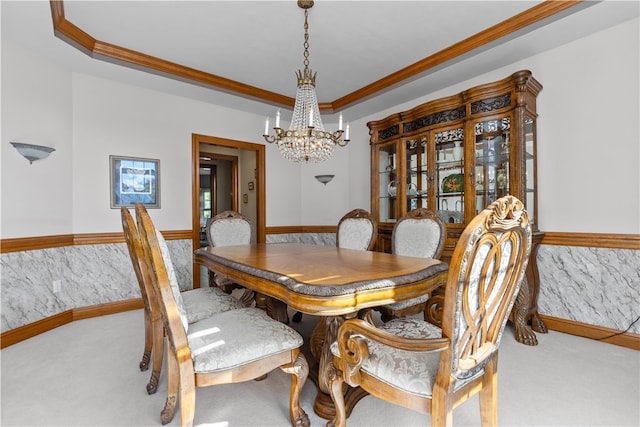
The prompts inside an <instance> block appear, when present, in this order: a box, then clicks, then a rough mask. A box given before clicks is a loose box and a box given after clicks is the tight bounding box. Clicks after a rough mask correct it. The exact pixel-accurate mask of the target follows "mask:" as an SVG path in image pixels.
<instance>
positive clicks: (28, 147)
mask: <svg viewBox="0 0 640 427" xmlns="http://www.w3.org/2000/svg"><path fill="white" fill-rule="evenodd" d="M10 144H11V145H13V146H14V147H15V149H16V150H18V153H20V154H21V155H22V157H24V158H25V159H27V160H29V163H30V164H31V163H33V162H35V161H36V160H42V159H46V158H47V157H49V154H51V153H52V152H54V151H56V149H55V148H51V147H44V146H42V145H34V144H24V143H22V142H11V143H10Z"/></svg>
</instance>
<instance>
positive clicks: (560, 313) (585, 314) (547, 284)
mask: <svg viewBox="0 0 640 427" xmlns="http://www.w3.org/2000/svg"><path fill="white" fill-rule="evenodd" d="M537 260H538V270H539V272H540V295H539V297H538V311H539V312H540V313H542V314H547V315H550V316H553V317H557V318H561V319H569V320H575V321H578V322H582V323H587V324H590V325H597V326H603V327H606V328H611V329H616V330H620V331H624V330H626V329H627V328H628V327H629V325H630V324H631V323H632V322H633V321H634V320H635V319H636V318H637V317H638V316H640V303H639V301H640V250H633V249H609V248H593V247H592V248H589V247H577V246H555V245H544V244H543V245H540V248H539V250H538V255H537ZM629 332H631V333H634V334H640V322H637V323H636V324H635V325H633V326H632V327H631V328H630V329H629Z"/></svg>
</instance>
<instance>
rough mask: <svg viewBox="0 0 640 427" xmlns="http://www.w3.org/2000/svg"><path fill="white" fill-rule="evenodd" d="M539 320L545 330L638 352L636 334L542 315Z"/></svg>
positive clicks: (639, 348) (637, 336)
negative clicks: (544, 325)
mask: <svg viewBox="0 0 640 427" xmlns="http://www.w3.org/2000/svg"><path fill="white" fill-rule="evenodd" d="M540 318H541V319H542V320H543V321H544V323H545V324H546V325H547V328H549V329H550V330H552V331H557V332H562V333H565V334H570V335H576V336H579V337H584V338H590V339H592V340H598V341H602V342H606V343H609V344H615V345H619V346H621V347H627V348H630V349H633V350H640V335H638V334H633V333H630V332H621V331H618V330H615V329H610V328H604V327H602V326H595V325H589V324H586V323H580V322H576V321H574V320H567V319H560V318H558V317H552V316H547V315H544V314H541V315H540Z"/></svg>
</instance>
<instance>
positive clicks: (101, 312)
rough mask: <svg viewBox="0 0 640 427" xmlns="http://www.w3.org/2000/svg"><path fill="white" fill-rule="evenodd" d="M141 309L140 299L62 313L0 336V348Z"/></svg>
mask: <svg viewBox="0 0 640 427" xmlns="http://www.w3.org/2000/svg"><path fill="white" fill-rule="evenodd" d="M142 307H143V304H142V298H136V299H132V300H127V301H117V302H110V303H106V304H100V305H94V306H90V307H80V308H74V309H71V310H66V311H63V312H62V313H58V314H55V315H53V316H51V317H47V318H45V319H41V320H38V321H36V322H32V323H29V324H27V325H24V326H20V327H18V328H15V329H11V330H10V331H6V332H3V333H2V334H0V348H5V347H8V346H10V345H13V344H16V343H19V342H20V341H24V340H26V339H29V338H31V337H35V336H36V335H40V334H42V333H44V332H47V331H50V330H52V329H55V328H57V327H58V326H62V325H66V324H67V323H71V322H73V321H74V320H82V319H89V318H91V317H98V316H105V315H108V314H116V313H122V312H124V311H130V310H137V309H140V308H142Z"/></svg>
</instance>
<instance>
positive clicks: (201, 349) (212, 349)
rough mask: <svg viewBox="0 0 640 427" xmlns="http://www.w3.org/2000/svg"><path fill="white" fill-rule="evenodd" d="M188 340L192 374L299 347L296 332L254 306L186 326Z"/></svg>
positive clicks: (223, 368) (300, 339) (300, 340)
mask: <svg viewBox="0 0 640 427" xmlns="http://www.w3.org/2000/svg"><path fill="white" fill-rule="evenodd" d="M187 340H188V341H189V348H190V349H191V354H192V356H193V366H194V370H195V372H214V371H220V370H225V369H231V368H234V367H237V366H242V365H245V364H248V363H253V362H257V361H258V360H260V359H262V358H265V357H269V356H271V355H273V354H276V353H282V352H289V351H291V350H294V349H296V348H299V347H300V346H301V345H302V337H301V336H300V334H299V333H297V332H296V331H294V330H293V329H291V328H290V327H288V326H286V325H285V324H283V323H280V322H276V321H274V320H273V319H271V318H270V317H269V316H268V315H267V314H266V313H265V312H264V310H261V309H259V308H253V307H248V308H243V309H241V310H233V311H227V312H224V313H220V314H218V315H216V316H215V317H213V318H209V319H206V320H202V321H200V322H197V323H195V324H193V325H189V331H188V332H187ZM220 343H224V345H219V344H220Z"/></svg>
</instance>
